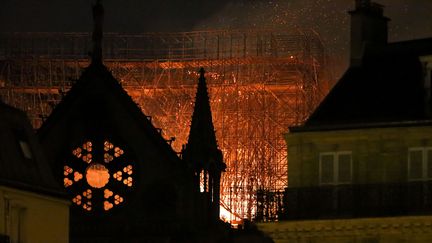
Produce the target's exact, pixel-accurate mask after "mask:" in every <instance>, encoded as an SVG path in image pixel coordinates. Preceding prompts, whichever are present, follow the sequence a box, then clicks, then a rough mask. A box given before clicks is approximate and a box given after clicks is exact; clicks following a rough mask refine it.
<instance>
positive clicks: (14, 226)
mask: <svg viewBox="0 0 432 243" xmlns="http://www.w3.org/2000/svg"><path fill="white" fill-rule="evenodd" d="M0 234H4V235H8V236H10V238H11V242H12V243H14V242H20V243H67V242H68V241H69V202H68V201H67V200H61V199H57V198H54V197H49V196H45V195H41V194H36V193H32V192H26V191H22V190H16V189H13V188H10V187H4V186H0Z"/></svg>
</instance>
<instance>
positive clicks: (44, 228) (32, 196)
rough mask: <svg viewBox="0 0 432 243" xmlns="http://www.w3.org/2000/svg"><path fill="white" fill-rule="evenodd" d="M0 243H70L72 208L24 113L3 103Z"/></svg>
mask: <svg viewBox="0 0 432 243" xmlns="http://www.w3.org/2000/svg"><path fill="white" fill-rule="evenodd" d="M0 117H1V119H0V242H5V243H21V242H23V243H33V242H34V243H37V242H47V243H63V242H65V243H66V242H69V205H70V202H69V200H68V199H66V195H65V194H64V193H63V190H62V188H61V187H60V186H59V184H58V183H56V181H55V180H54V177H53V175H52V174H51V170H49V167H48V162H47V160H46V158H45V156H44V154H43V153H42V149H41V146H40V144H39V142H38V140H37V138H36V134H34V132H33V129H32V127H31V125H30V121H29V120H28V118H27V116H26V115H25V113H24V112H22V111H20V110H18V109H15V108H13V107H11V106H8V105H6V104H4V103H3V102H2V101H1V100H0Z"/></svg>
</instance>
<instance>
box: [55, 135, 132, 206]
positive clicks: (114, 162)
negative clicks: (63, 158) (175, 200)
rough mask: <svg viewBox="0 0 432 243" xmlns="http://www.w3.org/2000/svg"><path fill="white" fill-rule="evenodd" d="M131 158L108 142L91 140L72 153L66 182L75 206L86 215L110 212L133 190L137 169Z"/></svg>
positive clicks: (77, 147)
mask: <svg viewBox="0 0 432 243" xmlns="http://www.w3.org/2000/svg"><path fill="white" fill-rule="evenodd" d="M132 164H133V162H132V161H131V160H130V159H129V158H128V154H127V153H125V151H124V150H123V149H122V148H121V147H119V146H116V145H114V144H113V143H111V142H110V141H109V140H105V141H104V142H103V143H101V142H100V141H99V142H93V141H91V140H87V141H86V142H84V143H83V144H80V145H78V146H76V147H75V149H73V150H72V153H71V158H70V159H69V160H68V161H67V162H66V163H65V165H64V167H63V175H64V177H63V182H64V186H65V188H66V189H67V190H69V191H70V193H71V195H72V202H73V204H74V205H76V206H77V207H80V208H82V209H83V210H85V211H88V212H90V211H95V210H99V211H109V210H111V209H112V208H114V207H116V206H119V205H120V204H122V203H123V201H124V198H123V197H124V196H125V194H126V193H127V192H128V191H129V190H128V189H132V185H133V183H134V181H133V173H134V169H135V168H134V166H133V165H132Z"/></svg>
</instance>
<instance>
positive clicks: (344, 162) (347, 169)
mask: <svg viewBox="0 0 432 243" xmlns="http://www.w3.org/2000/svg"><path fill="white" fill-rule="evenodd" d="M338 162H339V164H338V166H339V171H338V173H339V174H338V176H339V181H338V182H351V154H339V161H338Z"/></svg>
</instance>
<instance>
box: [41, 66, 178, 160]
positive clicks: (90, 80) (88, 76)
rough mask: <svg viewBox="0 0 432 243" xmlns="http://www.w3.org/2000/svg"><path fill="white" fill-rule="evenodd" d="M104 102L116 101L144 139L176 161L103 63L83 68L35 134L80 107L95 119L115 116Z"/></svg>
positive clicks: (165, 143)
mask: <svg viewBox="0 0 432 243" xmlns="http://www.w3.org/2000/svg"><path fill="white" fill-rule="evenodd" d="M107 102H111V103H113V104H117V105H118V106H119V107H121V109H122V110H124V111H125V112H126V113H127V114H128V115H130V116H131V117H132V118H133V119H134V120H135V123H136V124H138V126H139V127H141V128H142V129H143V130H145V132H146V134H147V135H148V137H146V138H145V139H150V140H151V141H153V142H154V143H156V144H159V146H160V147H162V148H163V149H164V151H165V152H166V153H167V154H169V155H170V156H171V157H173V158H174V159H175V160H179V159H178V157H177V155H176V153H175V152H174V151H173V150H172V148H171V146H170V145H169V144H168V143H167V142H166V141H165V139H164V138H163V137H162V136H161V134H160V133H159V132H158V130H157V129H156V128H155V127H154V126H153V124H152V123H151V122H150V121H149V119H148V118H147V116H146V115H144V113H143V112H142V111H141V109H140V108H139V107H138V105H137V104H136V103H135V102H134V101H133V100H132V98H131V97H130V96H129V95H128V94H127V93H126V91H125V90H124V89H123V88H122V86H121V85H120V83H119V82H118V81H117V80H116V79H115V78H114V77H113V76H112V74H111V72H110V71H108V69H107V68H106V67H105V66H103V65H90V66H89V67H88V68H86V70H85V71H84V72H83V74H82V76H81V77H80V79H79V80H78V81H77V83H76V84H75V85H73V87H72V88H71V89H70V91H69V92H68V93H66V95H65V97H63V99H62V101H61V102H60V103H59V104H58V105H57V106H56V107H55V109H54V110H53V112H52V113H51V115H50V116H49V117H48V119H47V120H46V121H45V122H44V123H43V125H42V127H41V128H40V129H39V131H38V135H39V137H40V138H41V140H44V139H45V135H46V133H47V131H49V130H50V129H51V127H52V126H53V125H55V124H57V123H59V122H61V120H62V119H64V118H65V117H66V115H67V114H68V113H70V111H71V110H74V109H75V110H76V109H82V110H83V116H91V117H93V118H94V119H96V120H100V119H99V118H100V116H106V117H107V118H108V117H112V116H116V114H114V113H115V111H116V110H115V109H114V108H112V109H111V108H110V107H109V105H108V104H107ZM78 119H80V118H78ZM89 120H92V119H89ZM95 122H98V121H95ZM143 139H144V138H143Z"/></svg>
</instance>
